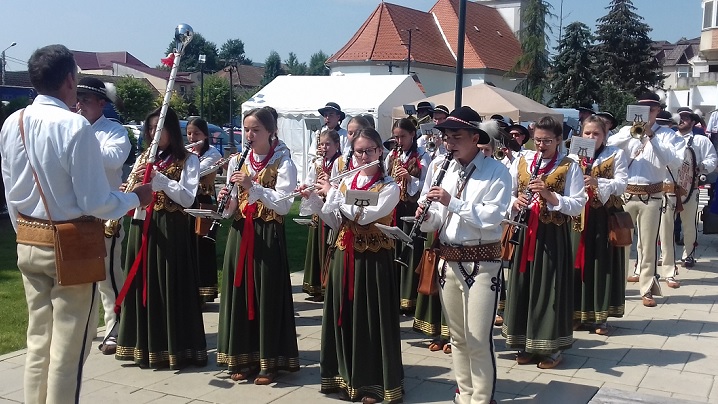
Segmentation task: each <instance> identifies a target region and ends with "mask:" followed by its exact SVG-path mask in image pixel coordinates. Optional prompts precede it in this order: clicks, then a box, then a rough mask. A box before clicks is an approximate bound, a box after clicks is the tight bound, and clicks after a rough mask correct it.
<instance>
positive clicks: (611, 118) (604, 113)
mask: <svg viewBox="0 0 718 404" xmlns="http://www.w3.org/2000/svg"><path fill="white" fill-rule="evenodd" d="M596 116H600V117H601V118H604V119H608V121H609V122H610V125H609V126H608V130H614V129H616V126H618V120H617V119H616V117H615V116H613V114H612V113H610V112H608V111H601V112H596Z"/></svg>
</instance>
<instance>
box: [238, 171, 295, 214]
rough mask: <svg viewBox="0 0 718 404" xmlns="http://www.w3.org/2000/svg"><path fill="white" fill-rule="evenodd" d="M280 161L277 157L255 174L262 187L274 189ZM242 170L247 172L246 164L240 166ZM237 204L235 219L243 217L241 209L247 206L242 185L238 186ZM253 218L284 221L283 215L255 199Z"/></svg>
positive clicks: (245, 194)
mask: <svg viewBox="0 0 718 404" xmlns="http://www.w3.org/2000/svg"><path fill="white" fill-rule="evenodd" d="M281 162H282V159H281V158H278V159H277V160H276V161H274V163H272V164H268V165H267V166H266V167H264V168H263V169H262V171H260V172H259V173H258V174H257V180H258V182H259V185H261V186H263V187H264V188H271V189H274V187H276V186H277V171H278V169H279V163H281ZM241 170H242V172H243V173H245V174H249V170H248V169H247V165H246V164H244V165H243V166H242V168H241ZM238 191H239V204H238V208H237V213H235V215H234V219H235V220H240V219H243V218H244V213H242V211H243V210H244V207H245V206H247V197H248V195H247V193H246V192H244V190H243V189H242V187H239V190H238ZM253 218H254V219H261V220H264V221H265V222H270V221H272V220H274V221H275V222H278V223H283V222H284V216H282V215H278V214H277V212H275V211H273V210H272V209H269V208H268V207H266V206H264V204H262V201H257V211H256V212H255V213H254V216H253Z"/></svg>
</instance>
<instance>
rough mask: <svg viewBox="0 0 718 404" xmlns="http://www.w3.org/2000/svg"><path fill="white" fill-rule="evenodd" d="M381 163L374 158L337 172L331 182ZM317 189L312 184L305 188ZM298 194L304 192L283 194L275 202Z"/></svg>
mask: <svg viewBox="0 0 718 404" xmlns="http://www.w3.org/2000/svg"><path fill="white" fill-rule="evenodd" d="M379 163H381V160H374V161H372V162H371V163H367V164H364V165H363V166H359V167H357V168H353V169H351V170H346V171H344V172H342V173H341V174H337V175H335V176H334V177H332V178H330V179H329V182H336V181H341V180H342V179H344V178H346V177H349V176H350V175H352V174H356V173H358V172H359V171H361V170H363V169H365V168H369V167H374V166H375V165H377V164H379ZM315 189H317V186H316V185H310V186H308V187H306V188H304V191H314V190H315ZM298 196H302V193H301V192H292V193H291V194H289V195H286V196H283V197H281V198H279V199H277V200H276V201H275V202H283V201H286V200H288V199H294V198H296V197H298Z"/></svg>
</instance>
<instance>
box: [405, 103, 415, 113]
mask: <svg viewBox="0 0 718 404" xmlns="http://www.w3.org/2000/svg"><path fill="white" fill-rule="evenodd" d="M404 113H405V114H406V115H416V107H415V106H414V105H412V104H404Z"/></svg>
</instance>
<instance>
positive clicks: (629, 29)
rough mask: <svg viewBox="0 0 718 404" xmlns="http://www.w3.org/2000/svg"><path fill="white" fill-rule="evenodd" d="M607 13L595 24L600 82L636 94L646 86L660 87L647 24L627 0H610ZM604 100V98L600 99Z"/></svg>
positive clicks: (661, 75)
mask: <svg viewBox="0 0 718 404" xmlns="http://www.w3.org/2000/svg"><path fill="white" fill-rule="evenodd" d="M606 9H607V10H608V14H606V15H605V16H603V17H601V18H599V19H598V21H597V22H598V24H597V27H596V39H597V41H598V45H597V57H598V59H597V62H598V63H597V66H598V68H599V71H600V72H601V77H600V78H601V81H603V82H604V83H613V84H614V85H615V87H616V88H617V89H618V90H621V91H626V92H629V93H631V94H633V95H634V96H636V97H638V96H639V95H640V94H641V93H643V92H645V91H646V90H648V89H651V88H655V87H659V88H660V87H662V86H663V79H664V76H663V74H661V72H660V66H659V64H658V61H657V60H656V58H655V57H654V56H653V49H652V48H651V44H652V41H651V38H649V37H648V33H649V32H651V27H649V26H648V25H647V24H645V23H644V22H643V17H641V16H640V15H638V14H636V13H635V12H634V11H635V10H636V8H635V7H634V6H633V3H632V2H631V0H611V4H610V5H609V6H608V7H606ZM604 101H605V100H604Z"/></svg>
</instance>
